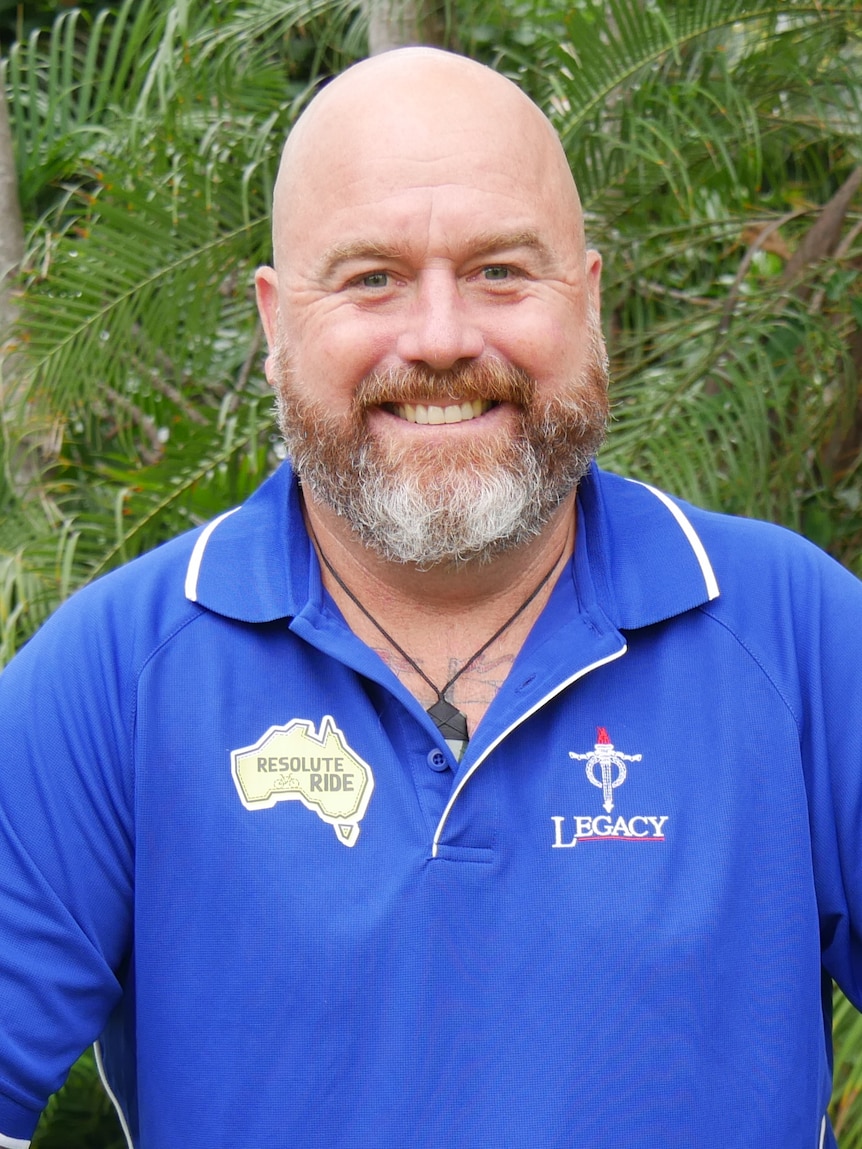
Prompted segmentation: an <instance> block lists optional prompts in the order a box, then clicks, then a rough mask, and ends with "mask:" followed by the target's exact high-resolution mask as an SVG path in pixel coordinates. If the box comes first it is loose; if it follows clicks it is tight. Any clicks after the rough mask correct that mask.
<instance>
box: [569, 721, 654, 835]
mask: <svg viewBox="0 0 862 1149" xmlns="http://www.w3.org/2000/svg"><path fill="white" fill-rule="evenodd" d="M569 757H570V758H572V759H575V760H576V761H579V762H585V763H586V766H585V768H584V773H585V774H586V777H587V780H588V781H589V782H590V784H591V785H593V786H595V787H596V788H597V789H598V790H601V792H602V806H603V808H604V809H605V810H606V811H607V813H606V814H599V815H597V816H595V815H592V814H572V815H566V814H555V815H552V816H551V821H552V822H553V824H554V841H553V843H552V845H553V848H554V849H557V850H559V849H571V848H572V847H573V846H576V845H577V844H578V842H589V841H629V842H663V841H664V840H665V833H664V828H665V824H666V823H667V821H668V815H667V814H634V815H632V816H629V817H625V816H623V815H622V814H617V815H616V816H615V817H612V816H611V811H612V810H613V809H614V791H615V790H617V789H618V788H619V787H620V786H622V784H623V782H625V780H626V778H627V777H628V766H627V765H626V763H629V762H640V761H641V760H642V758H643V755H641V754H624V753H623V752H622V751H620V750H617V748H616V747H615V746H614V744H613V742H611V739H610V736H609V735H608V732H607V730H606V729H605V727H604V726H599V727H598V731H597V735H596V743H595V745H594V746H593V748H592V750H590V751H588V752H587V753H585V754H580V753H577V752H576V751H574V750H570V751H569Z"/></svg>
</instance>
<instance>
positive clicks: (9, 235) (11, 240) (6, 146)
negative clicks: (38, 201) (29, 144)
mask: <svg viewBox="0 0 862 1149" xmlns="http://www.w3.org/2000/svg"><path fill="white" fill-rule="evenodd" d="M23 256H24V225H23V224H22V222H21V205H20V202H19V199H18V173H17V171H16V169H15V153H14V151H13V148H12V133H11V132H10V130H9V112H8V109H7V107H6V92H5V90H4V87H3V85H2V84H0V333H2V332H5V331H6V330H7V329H8V327H9V325H10V324H11V322H12V320H13V319H14V317H15V305H14V302H13V300H12V294H11V292H10V290H9V281H10V278H11V277H12V276H13V275H14V274H15V272H16V271H17V269H18V266H19V264H20V263H21V260H22V258H23Z"/></svg>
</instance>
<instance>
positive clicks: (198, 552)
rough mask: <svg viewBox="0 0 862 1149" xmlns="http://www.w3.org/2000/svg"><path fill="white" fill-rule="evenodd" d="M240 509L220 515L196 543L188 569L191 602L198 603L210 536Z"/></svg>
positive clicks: (187, 585) (189, 598)
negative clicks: (200, 577)
mask: <svg viewBox="0 0 862 1149" xmlns="http://www.w3.org/2000/svg"><path fill="white" fill-rule="evenodd" d="M238 510H239V507H234V508H233V509H232V510H230V511H225V513H224V514H223V515H219V517H218V518H217V519H213V521H212V522H211V523H209V524H208V525H207V526H206V527H204V529H203V531H202V532H201V534H200V535H199V537H198V541H197V542H196V543H195V549H194V550H193V551H192V557H191V558H190V559H189V565H188V569H187V570H186V598H187V599H188V600H189V602H197V601H198V577H199V575H200V573H201V563H202V562H203V561H204V551H205V550H206V549H207V543H208V542H209V541H210V535H211V534H212V533H213V531H214V530H215V529H216V527H217V526H218V525H219V523H222V522H224V520H225V519H226V518H228V517H229V516H230V515H232V514H233V513H234V511H238Z"/></svg>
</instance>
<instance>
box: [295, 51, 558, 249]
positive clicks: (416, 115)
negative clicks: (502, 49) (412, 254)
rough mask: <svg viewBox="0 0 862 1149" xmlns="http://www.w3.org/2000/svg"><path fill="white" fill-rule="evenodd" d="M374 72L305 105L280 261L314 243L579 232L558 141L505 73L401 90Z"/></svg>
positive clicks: (536, 237)
mask: <svg viewBox="0 0 862 1149" xmlns="http://www.w3.org/2000/svg"><path fill="white" fill-rule="evenodd" d="M372 79H373V80H374V81H375V82H374V83H373V84H372V85H371V86H370V90H369V85H368V84H363V85H362V90H361V92H360V93H359V95H360V96H361V98H357V99H355V100H351V101H345V99H343V98H337V97H339V96H341V97H343V96H344V93H343V92H342V93H336V98H332V99H330V100H329V101H327V102H325V103H323V104H322V105H321V106H320V107H319V108H317V109H314V106H312V107H313V110H314V114H313V115H311V114H309V115H308V119H307V121H306V122H304V123H302V122H301V124H300V129H299V130H298V131H297V132H296V136H295V138H292V139H291V141H289V143H288V148H287V149H286V152H285V159H284V162H283V165H282V172H281V174H280V176H279V186H278V189H277V196H276V204H275V219H274V222H275V236H276V249H277V250H276V258H277V260H278V259H279V257H280V256H284V257H286V256H287V255H288V254H289V253H290V252H291V251H296V250H297V249H298V248H307V246H308V244H309V243H311V242H312V241H313V242H314V243H315V244H316V245H317V246H319V245H320V244H321V243H322V244H324V245H325V246H326V247H330V246H333V245H336V246H337V245H339V244H340V245H342V246H350V245H352V244H356V243H366V244H367V245H369V246H370V245H373V244H374V243H379V244H380V245H389V244H391V243H393V242H399V241H400V242H406V241H407V240H412V241H420V242H421V237H422V236H423V235H424V236H426V237H427V240H428V242H443V243H455V242H458V237H459V236H460V237H461V238H464V237H467V236H473V237H476V240H477V242H479V243H481V242H485V240H487V237H489V236H490V237H493V236H499V235H518V234H522V235H530V236H531V237H532V238H531V240H530V243H531V244H532V245H533V246H534V247H539V246H541V245H543V244H548V245H552V244H553V243H554V242H559V240H560V236H559V235H555V234H554V232H555V231H559V230H560V227H561V225H564V226H565V230H566V231H568V232H572V231H575V232H576V231H577V229H578V225H579V205H578V202H577V194H576V192H575V190H574V185H573V183H572V180H571V176H570V175H569V172H568V168H567V166H566V163H565V158H564V157H563V155H562V150H561V148H560V147H559V144H558V142H557V140H556V138H555V137H554V135H553V132H552V130H551V128H550V126H549V125H548V124H547V121H546V120H545V119H544V117H543V116H542V115H541V113H540V112H539V111H538V109H536V108H535V107H534V106H533V105H532V104H531V103H530V102H529V101H528V100H527V99H526V97H524V96H522V95H521V93H519V92H518V91H517V89H514V87H513V86H512V85H509V84H508V82H507V81H503V80H501V79H500V78H499V77H494V78H493V81H492V82H490V83H488V82H480V83H478V84H477V83H475V82H474V81H475V78H474V77H473V76H470V77H468V80H469V81H470V82H468V83H466V84H465V83H464V82H463V78H461V82H453V83H450V84H441V83H440V82H439V80H440V77H439V76H438V77H436V78H435V79H436V81H437V82H435V83H434V84H430V85H429V84H428V83H427V82H425V83H424V84H421V83H420V84H414V85H412V86H410V87H409V88H407V89H404V88H403V86H399V85H398V84H392V83H391V82H390V81H391V77H389V76H387V75H386V74H385V73H384V74H382V75H377V76H373V77H372ZM482 79H483V77H481V76H480V80H482ZM426 81H427V77H426ZM324 95H326V93H324ZM399 237H400V240H399ZM483 237H484V239H483ZM488 246H493V244H489V245H488ZM280 248H281V249H283V250H282V251H280V250H279V249H280Z"/></svg>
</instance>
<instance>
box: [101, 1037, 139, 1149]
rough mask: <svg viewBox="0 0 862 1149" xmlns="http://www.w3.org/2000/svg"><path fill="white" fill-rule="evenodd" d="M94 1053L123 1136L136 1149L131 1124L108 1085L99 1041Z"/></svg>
mask: <svg viewBox="0 0 862 1149" xmlns="http://www.w3.org/2000/svg"><path fill="white" fill-rule="evenodd" d="M93 1053H94V1055H95V1058H96V1069H98V1071H99V1077H101V1079H102V1086H103V1087H104V1090H105V1092H106V1093H107V1095H108V1097H109V1099H110V1102H111V1104H112V1105H113V1107H114V1108H115V1109H116V1111H117V1118H118V1120H119V1122H120V1128H121V1129H122V1131H123V1136H124V1137H125V1139H126V1144H127V1145H128V1146H129V1149H135V1146H134V1143H133V1141H132V1135H131V1133H130V1132H129V1124H128V1122H127V1121H126V1115H125V1113H124V1112H123V1108H122V1106H121V1105H120V1103H119V1101H118V1100H117V1095H116V1094H115V1093H114V1091H113V1089H111V1087H110V1085H109V1084H108V1077H107V1074H106V1073H105V1063H104V1061H102V1047H101V1046H100V1045H99V1043H98V1041H97V1042H96V1043H95V1044H94V1046H93Z"/></svg>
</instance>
